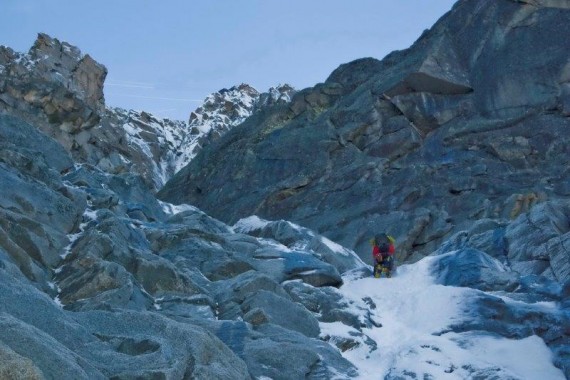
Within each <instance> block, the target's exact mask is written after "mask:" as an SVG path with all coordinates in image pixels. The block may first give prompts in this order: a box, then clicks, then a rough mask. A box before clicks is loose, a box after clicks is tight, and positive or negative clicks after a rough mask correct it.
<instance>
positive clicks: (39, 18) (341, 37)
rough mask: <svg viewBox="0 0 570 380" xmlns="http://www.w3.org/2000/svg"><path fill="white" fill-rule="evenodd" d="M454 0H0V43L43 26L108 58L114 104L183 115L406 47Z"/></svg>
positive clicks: (17, 42) (20, 44) (16, 45)
mask: <svg viewBox="0 0 570 380" xmlns="http://www.w3.org/2000/svg"><path fill="white" fill-rule="evenodd" d="M454 3H455V0H350V1H349V0H287V1H283V0H282V1H278V0H164V1H151V0H97V1H87V0H0V45H6V46H9V47H11V48H12V49H14V50H16V51H18V52H27V51H28V50H29V48H30V47H31V46H32V44H33V42H34V41H35V39H36V36H37V33H39V32H43V33H47V34H49V35H50V36H52V37H55V38H57V39H59V40H60V41H66V42H69V43H70V44H72V45H75V46H77V47H79V49H81V51H82V53H84V54H89V55H91V56H92V57H93V58H94V59H95V60H97V61H98V62H99V63H102V64H104V65H105V66H106V67H107V69H108V71H109V74H108V76H107V80H106V82H105V99H106V103H107V105H108V106H119V107H123V108H127V109H136V110H144V111H147V112H151V113H153V114H155V115H157V116H159V117H169V118H172V119H181V120H187V118H188V115H189V114H190V112H191V111H192V110H194V109H195V108H196V107H197V106H198V105H199V104H200V102H201V101H202V100H203V99H204V98H205V97H206V96H207V95H208V94H209V93H211V92H214V91H218V90H220V89H222V88H224V87H226V88H228V87H231V86H233V85H238V84H240V83H248V84H250V85H252V86H253V87H255V88H256V89H257V90H259V91H266V90H267V89H268V88H269V87H271V86H275V85H277V84H279V83H289V84H291V85H292V86H294V87H295V88H297V89H302V88H306V87H310V86H314V85H315V84H317V83H319V82H323V81H324V80H325V79H326V78H327V77H328V75H329V74H330V73H331V72H332V71H333V70H334V69H335V68H337V67H338V66H339V65H341V64H343V63H346V62H350V61H352V60H354V59H358V58H363V57H374V58H378V59H381V58H383V57H384V56H385V55H386V54H388V53H390V52H391V51H393V50H401V49H405V48H407V47H409V46H410V45H411V44H412V43H413V42H414V41H415V40H416V39H417V38H418V37H419V36H420V34H421V33H422V32H423V30H425V29H427V28H430V27H431V26H432V25H433V24H434V23H435V22H436V21H437V20H438V19H439V18H440V17H441V16H443V14H445V13H446V12H447V11H449V10H450V9H451V7H452V5H453V4H454Z"/></svg>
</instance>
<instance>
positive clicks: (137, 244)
mask: <svg viewBox="0 0 570 380" xmlns="http://www.w3.org/2000/svg"><path fill="white" fill-rule="evenodd" d="M0 137H1V139H0V144H1V147H2V149H1V150H0V152H1V155H0V184H1V185H0V187H2V196H1V197H0V215H1V217H0V288H1V292H0V294H1V295H0V325H2V331H3V334H1V337H0V356H1V357H2V358H3V361H2V363H4V362H6V363H10V367H9V368H8V367H4V366H3V365H1V366H0V373H3V374H7V375H6V376H12V375H11V374H13V373H21V374H25V375H26V376H29V377H30V378H33V377H34V376H35V377H36V378H52V377H58V376H61V375H62V374H65V376H66V377H69V378H113V377H117V378H135V377H137V378H155V377H156V378H173V379H178V378H204V379H224V378H225V379H249V378H258V377H260V376H271V377H273V378H295V377H298V376H299V374H300V373H303V374H304V375H306V376H308V377H309V378H331V377H332V376H333V374H334V373H343V374H347V376H349V377H352V376H354V375H355V374H356V370H355V368H354V366H353V365H352V364H351V363H350V362H348V361H347V360H346V359H345V358H343V357H342V356H341V355H340V353H339V352H338V351H337V350H336V349H335V348H334V347H333V346H331V345H329V344H328V343H326V342H323V341H322V340H320V339H319V333H320V328H319V321H318V317H317V314H314V313H313V312H312V311H310V310H308V309H307V308H306V307H305V306H304V305H303V304H302V303H299V302H297V300H295V299H294V298H293V297H292V296H291V295H290V293H289V292H288V291H287V289H286V288H285V286H284V283H285V282H288V281H291V280H294V281H299V282H300V283H304V284H306V286H307V287H308V288H310V289H312V288H315V289H316V287H321V288H323V289H327V288H331V287H334V286H339V285H341V284H342V279H341V275H340V274H341V272H345V271H348V270H351V269H354V268H358V267H360V266H362V265H363V264H362V263H361V262H360V261H359V260H358V259H357V258H356V256H355V255H354V253H352V252H350V251H347V250H344V249H342V250H341V251H342V252H338V254H339V255H344V256H348V257H347V258H345V259H344V261H342V264H343V265H339V266H335V265H336V263H335V261H334V260H330V259H329V260H323V259H322V258H323V256H324V255H328V256H329V257H330V256H332V255H334V250H335V249H337V248H338V247H336V246H334V245H332V243H329V245H330V246H331V247H326V246H319V245H318V244H316V243H315V244H312V245H311V246H310V247H308V246H306V244H305V242H304V240H303V239H304V238H305V237H306V236H309V235H310V236H311V238H312V239H314V240H315V242H316V241H321V242H322V241H326V240H324V238H323V237H321V236H319V235H316V234H314V233H312V232H310V231H308V230H303V229H301V228H300V227H295V226H291V227H290V228H292V229H294V228H297V229H298V230H299V231H304V234H305V235H303V234H299V236H294V234H291V235H290V236H289V238H288V244H289V246H285V245H283V244H281V243H279V242H278V241H277V240H274V239H271V238H270V237H263V238H262V237H255V236H252V235H247V234H245V233H238V232H235V231H234V230H233V228H232V227H229V226H227V225H225V224H224V223H222V222H219V221H217V220H215V219H213V218H211V217H209V216H207V215H206V214H204V213H203V212H201V211H199V210H198V209H195V208H193V207H190V206H185V207H178V208H175V207H173V206H171V205H168V204H162V203H160V202H159V201H157V199H156V198H155V197H154V196H153V194H152V192H151V190H150V189H149V188H148V187H147V186H146V184H145V182H144V181H143V179H142V177H141V176H140V175H136V174H127V173H121V174H113V173H108V172H104V171H102V170H101V169H99V168H96V167H93V166H90V165H86V164H74V163H73V161H72V160H71V157H70V155H69V153H68V152H67V151H66V150H65V149H64V148H63V147H62V146H61V145H60V144H58V143H57V142H56V141H55V140H54V139H52V138H50V137H48V136H46V135H45V134H44V133H42V132H41V131H40V130H39V129H37V128H35V127H33V126H31V125H29V124H27V123H26V122H24V121H23V120H21V119H18V118H16V117H13V116H7V115H0ZM351 258H352V261H351ZM284 306H285V308H284ZM329 317H330V316H329ZM283 350H285V351H287V352H289V354H288V355H287V356H286V360H285V357H283V355H282V354H283ZM4 359H5V361H4ZM173 363H174V364H173Z"/></svg>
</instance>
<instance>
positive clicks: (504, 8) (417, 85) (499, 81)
mask: <svg viewBox="0 0 570 380" xmlns="http://www.w3.org/2000/svg"><path fill="white" fill-rule="evenodd" d="M564 4H565V3H564V2H557V1H526V2H520V1H507V0H504V1H491V0H484V1H459V2H458V3H457V4H456V5H455V6H454V8H453V9H452V10H451V11H450V12H449V13H448V14H446V15H445V16H444V17H442V18H441V19H440V20H439V21H438V22H437V23H436V24H435V25H434V26H433V27H432V28H431V29H430V30H428V31H426V32H425V33H424V34H423V35H422V36H421V37H420V38H419V39H418V40H417V41H416V42H415V43H414V44H413V46H411V47H410V48H409V49H406V50H402V51H396V52H393V53H391V54H389V55H388V56H386V57H385V58H384V59H383V60H382V61H378V60H375V59H371V58H368V59H361V60H357V61H354V62H350V63H347V64H344V65H341V66H340V67H339V68H338V69H337V70H335V71H334V72H333V73H332V74H331V75H330V76H329V78H328V79H327V80H326V82H325V83H321V84H318V85H316V86H315V87H313V88H308V89H305V90H302V91H300V92H298V93H297V94H296V95H295V96H294V97H293V99H292V101H291V103H290V104H288V105H283V106H280V107H276V108H272V109H271V110H269V111H267V112H261V113H258V114H257V115H254V116H252V117H251V118H249V119H248V120H246V121H245V122H244V123H243V124H242V125H241V126H240V127H239V128H235V129H233V130H232V131H230V132H229V133H228V134H226V135H225V136H224V137H222V138H221V139H220V140H219V141H217V142H216V143H214V144H211V145H210V146H209V147H207V148H206V149H204V150H203V151H202V152H201V153H200V154H199V155H198V156H197V157H196V158H195V159H194V160H193V161H192V162H191V163H190V165H189V166H188V167H186V168H185V169H183V170H182V171H180V172H179V173H178V174H177V175H176V176H175V177H174V178H173V179H172V180H171V181H170V182H169V183H168V184H167V185H166V186H165V187H164V188H163V189H162V190H161V191H160V192H159V197H160V198H161V199H163V200H168V201H170V202H173V203H177V202H188V203H191V204H194V205H196V206H198V207H200V208H202V209H203V210H205V211H206V212H208V213H209V214H211V215H213V216H214V217H217V218H220V219H222V220H224V221H226V222H229V223H234V222H235V221H237V220H238V219H240V218H242V217H245V216H247V215H251V214H255V215H259V216H260V217H262V218H267V219H270V220H278V219H286V220H292V221H294V222H295V223H297V224H300V225H303V226H306V227H309V228H311V229H313V230H315V231H318V232H319V233H321V234H323V235H325V236H327V237H329V238H330V239H332V240H334V241H337V242H340V243H342V244H343V245H344V246H346V247H349V248H351V249H354V250H355V251H357V252H358V253H359V255H361V257H362V258H365V259H368V255H369V248H368V246H367V244H368V239H369V238H370V236H372V235H373V234H375V233H378V231H388V232H389V233H391V234H392V235H394V236H395V237H396V239H397V241H398V252H397V256H398V259H399V260H400V261H415V260H418V259H419V258H421V257H423V256H424V255H427V254H430V253H431V252H433V251H434V250H436V249H437V248H438V247H439V246H440V245H441V243H442V242H444V241H445V240H446V239H449V238H451V237H452V236H453V235H454V234H456V233H459V232H460V231H464V230H466V229H469V228H470V226H471V225H473V224H474V223H476V222H477V221H479V220H486V219H491V220H494V221H495V222H496V223H499V224H502V225H505V224H508V223H509V222H510V221H511V220H514V219H515V218H517V217H518V216H519V215H522V214H524V213H525V212H527V211H529V210H532V209H533V208H534V207H537V205H539V204H541V203H542V202H545V201H547V200H551V201H554V202H556V201H557V200H562V201H563V202H566V201H567V199H568V196H569V195H570V193H569V188H568V184H569V183H570V177H569V175H570V171H569V169H568V167H567V163H566V161H567V160H565V159H564V158H565V157H568V156H570V151H569V150H568V146H570V134H569V131H570V119H569V118H568V115H569V113H568V95H569V94H570V91H569V87H568V86H569V85H568V83H569V78H570V76H569V75H570V74H569V73H570V71H569V70H570V66H569V55H568V41H567V39H566V38H565V36H566V35H567V34H568V33H570V30H569V25H570V12H569V10H568V8H567V7H566V6H565V5H564ZM538 47H540V48H539V49H540V52H538V51H537V49H538ZM565 207H566V206H565ZM489 233H490V232H489ZM556 234H557V235H556V236H557V237H558V238H559V239H563V235H564V234H565V232H564V231H558V232H556ZM554 237H555V236H554V235H549V238H554ZM545 248H546V247H545ZM502 249H504V251H505V252H506V255H507V256H508V257H509V258H514V257H517V258H518V257H519V256H520V255H519V253H518V246H517V244H516V243H514V242H513V241H512V240H511V239H508V238H507V239H505V244H504V245H503V246H502ZM561 257H562V256H559V255H557V256H556V258H554V257H552V256H550V257H547V255H542V256H541V257H540V259H538V260H537V261H535V264H536V265H530V266H529V267H527V268H526V269H525V270H524V271H523V272H524V273H528V272H531V273H534V274H546V275H548V276H549V277H551V278H554V279H556V280H558V281H561V282H564V281H566V280H568V279H569V277H568V275H567V274H565V273H566V272H565V271H560V270H558V269H557V270H554V266H556V267H559V266H560V265H562V267H566V268H567V267H568V261H569V259H568V257H567V256H565V257H564V258H561ZM521 259H523V260H526V262H527V263H530V261H528V260H527V258H521ZM558 260H562V261H563V262H564V263H563V264H562V263H561V262H559V261H558ZM514 261H516V259H515V260H514ZM515 267H517V266H516V265H515ZM517 268H520V266H519V267H517Z"/></svg>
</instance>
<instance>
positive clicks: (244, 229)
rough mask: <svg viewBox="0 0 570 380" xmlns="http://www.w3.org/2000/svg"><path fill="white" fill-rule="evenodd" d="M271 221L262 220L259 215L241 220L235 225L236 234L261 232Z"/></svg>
mask: <svg viewBox="0 0 570 380" xmlns="http://www.w3.org/2000/svg"><path fill="white" fill-rule="evenodd" d="M269 223H271V222H269V221H267V220H265V219H261V218H260V217H258V216H257V215H252V216H248V217H247V218H244V219H240V220H238V221H237V222H236V224H234V225H233V229H234V230H235V231H236V232H240V233H243V234H247V233H249V232H251V231H255V230H260V229H262V228H264V227H265V226H267V225H268V224H269Z"/></svg>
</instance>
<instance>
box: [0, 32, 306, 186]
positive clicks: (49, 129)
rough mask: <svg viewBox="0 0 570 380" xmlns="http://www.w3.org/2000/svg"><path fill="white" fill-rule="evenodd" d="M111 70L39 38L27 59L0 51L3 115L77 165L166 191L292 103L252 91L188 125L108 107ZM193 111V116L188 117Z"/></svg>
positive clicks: (202, 112)
mask: <svg viewBox="0 0 570 380" xmlns="http://www.w3.org/2000/svg"><path fill="white" fill-rule="evenodd" d="M106 74H107V70H106V68H105V67H104V66H103V65H101V64H99V63H97V62H95V61H94V60H93V59H92V58H91V57H90V56H89V55H83V54H82V53H81V51H80V50H79V49H78V48H77V47H74V46H72V45H70V44H68V43H66V42H61V41H59V40H57V39H55V38H52V37H50V36H48V35H46V34H40V35H39V36H38V39H37V41H36V42H35V44H34V46H33V47H32V48H31V49H30V51H29V52H28V53H19V52H15V51H13V50H12V49H10V48H8V47H5V46H1V47H0V75H2V81H1V82H0V111H2V112H7V113H9V114H12V115H15V116H18V117H20V118H22V119H24V120H26V121H28V122H30V123H33V124H34V125H36V126H38V128H40V129H41V130H43V131H44V132H45V133H47V134H48V135H49V136H51V137H53V138H55V139H56V140H57V141H59V142H60V143H61V144H62V145H63V146H64V147H65V148H66V149H68V150H69V151H70V153H71V154H72V156H73V158H74V159H75V160H76V161H77V162H82V163H88V164H90V165H94V166H97V167H98V168H100V169H102V170H105V171H107V172H112V173H122V172H134V173H138V174H140V175H142V177H143V178H144V180H145V182H146V184H147V185H148V186H149V187H150V188H151V189H153V190H155V191H156V190H158V189H160V188H161V187H162V186H163V185H164V184H165V183H166V181H168V179H170V178H171V177H172V176H173V175H174V173H176V172H178V171H179V170H180V169H182V168H183V167H184V166H185V165H187V164H188V163H189V162H190V160H191V159H192V158H193V157H194V156H195V155H196V153H197V152H198V151H199V150H200V148H201V147H202V146H204V145H207V144H208V143H209V142H210V141H213V140H215V139H216V138H218V137H219V136H221V135H223V134H224V133H226V132H227V131H229V130H230V129H231V128H232V127H234V126H236V125H238V124H240V123H241V122H243V121H244V120H245V119H247V118H248V117H249V116H250V115H251V114H252V113H255V112H257V111H260V110H261V109H263V108H265V107H270V106H272V105H274V104H276V103H284V102H288V101H289V100H290V98H291V96H292V95H293V94H294V92H295V90H294V89H293V88H292V87H291V86H288V85H280V86H277V87H275V88H271V89H269V90H268V91H267V92H263V93H260V92H259V91H257V90H256V89H254V88H253V87H251V86H248V85H246V84H241V85H239V86H235V87H231V88H230V89H222V90H220V91H218V92H215V93H212V94H210V95H209V96H208V97H206V99H205V100H204V104H203V105H201V106H200V107H198V108H197V109H196V110H194V111H193V112H191V114H190V120H189V122H185V121H175V120H169V119H161V118H157V117H154V116H153V115H151V114H149V113H147V112H144V111H134V110H122V109H119V108H108V107H106V106H105V100H104V96H103V88H104V80H105V77H106ZM189 111H190V110H189Z"/></svg>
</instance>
